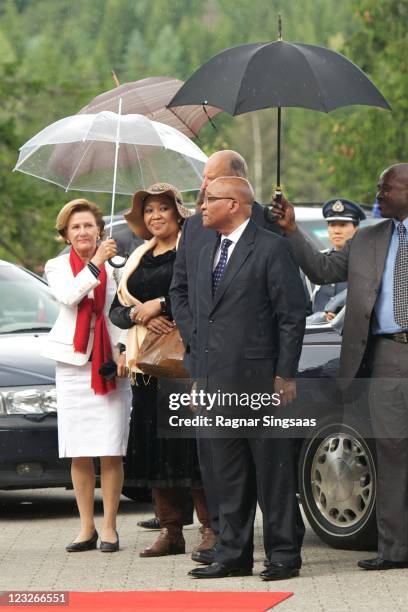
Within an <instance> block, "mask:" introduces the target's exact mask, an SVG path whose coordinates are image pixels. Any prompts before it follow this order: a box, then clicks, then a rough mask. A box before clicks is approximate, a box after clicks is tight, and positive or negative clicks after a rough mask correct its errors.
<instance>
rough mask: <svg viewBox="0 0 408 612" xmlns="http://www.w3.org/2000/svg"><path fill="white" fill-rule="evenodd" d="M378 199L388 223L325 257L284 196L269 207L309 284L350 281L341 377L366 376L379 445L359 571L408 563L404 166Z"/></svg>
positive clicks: (384, 183) (407, 169)
mask: <svg viewBox="0 0 408 612" xmlns="http://www.w3.org/2000/svg"><path fill="white" fill-rule="evenodd" d="M377 200H378V203H379V206H380V210H381V215H382V217H384V218H385V219H386V220H385V221H383V222H381V223H378V224H377V225H374V226H370V227H365V228H363V229H361V230H359V231H358V232H357V234H355V235H354V236H353V238H352V239H351V240H349V241H348V242H347V243H346V245H345V246H344V247H343V248H342V249H341V250H340V251H334V252H331V253H328V254H324V253H320V252H319V251H317V250H316V249H315V248H314V246H313V245H312V244H311V243H310V242H309V241H308V239H307V238H306V236H305V235H304V234H303V233H302V232H301V230H299V229H298V228H297V226H296V221H295V215H294V209H293V207H292V205H291V204H290V203H289V202H288V201H286V200H285V199H284V198H283V199H282V203H281V204H279V205H278V204H277V205H275V207H274V212H275V214H277V215H279V216H280V217H281V219H280V221H279V223H280V224H281V227H282V228H283V229H284V230H285V232H286V234H287V236H288V238H289V242H290V243H291V244H292V246H293V247H294V251H295V255H296V259H297V261H298V263H299V265H300V267H301V268H302V270H303V271H304V273H305V274H306V275H307V276H308V277H309V278H310V279H311V281H312V282H314V283H318V284H320V285H321V284H324V283H337V282H341V281H347V282H348V293H347V308H346V315H345V322H344V330H343V342H342V348H341V355H340V373H339V376H340V379H341V381H342V382H343V384H344V386H347V385H348V384H350V383H351V381H352V379H353V378H354V377H360V378H361V377H371V382H370V391H369V404H370V413H371V423H372V428H373V433H374V436H375V438H376V440H375V442H376V449H377V526H378V556H377V557H375V558H373V559H364V560H362V561H359V563H358V565H359V567H361V568H363V569H365V570H388V569H395V568H404V567H408V238H407V235H408V164H395V165H393V166H391V167H389V168H387V169H386V170H384V172H383V173H382V174H381V176H380V179H379V182H378V191H377Z"/></svg>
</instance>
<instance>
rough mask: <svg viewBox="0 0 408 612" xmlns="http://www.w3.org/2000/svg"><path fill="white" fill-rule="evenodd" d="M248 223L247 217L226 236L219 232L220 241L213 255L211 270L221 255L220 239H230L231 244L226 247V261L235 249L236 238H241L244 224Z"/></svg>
mask: <svg viewBox="0 0 408 612" xmlns="http://www.w3.org/2000/svg"><path fill="white" fill-rule="evenodd" d="M248 223H249V219H247V220H246V221H244V222H243V223H241V225H238V227H237V228H235V229H234V231H233V232H231V233H230V234H229V235H228V236H226V235H225V234H221V242H220V246H219V247H218V249H217V252H216V253H215V257H214V264H213V270H215V267H216V265H217V263H218V262H219V260H220V255H221V244H222V241H223V240H224V238H228V240H231V242H232V244H230V246H229V248H228V258H227V263H228V262H229V260H230V257H231V255H232V252H233V250H234V249H235V246H236V244H237V242H238V240H239V239H240V238H241V236H242V234H243V233H244V230H245V228H246V226H247V225H248Z"/></svg>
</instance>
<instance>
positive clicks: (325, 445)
mask: <svg viewBox="0 0 408 612" xmlns="http://www.w3.org/2000/svg"><path fill="white" fill-rule="evenodd" d="M298 478H299V493H300V499H301V502H302V507H303V510H304V513H305V515H306V517H307V520H308V522H309V523H310V526H311V527H312V529H313V530H314V532H315V533H316V534H317V535H318V536H319V537H320V538H321V539H322V540H323V542H326V544H329V545H330V546H332V547H334V548H343V549H349V550H376V549H377V524H376V513H375V497H376V462H375V448H374V440H373V439H370V438H363V437H362V436H361V435H360V434H359V432H358V429H357V428H354V427H352V426H350V425H345V424H344V423H341V422H339V423H333V422H331V423H327V424H326V425H322V426H321V427H320V428H319V431H318V432H317V434H316V435H314V436H313V437H310V438H308V439H305V440H304V441H303V444H302V447H301V450H300V455H299V474H298Z"/></svg>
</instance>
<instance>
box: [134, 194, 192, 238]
mask: <svg viewBox="0 0 408 612" xmlns="http://www.w3.org/2000/svg"><path fill="white" fill-rule="evenodd" d="M151 195H167V196H169V197H170V198H171V199H172V200H173V202H174V204H175V206H176V209H177V212H178V214H179V215H180V217H181V218H182V219H187V217H191V215H192V214H193V213H192V212H191V211H189V210H188V208H186V207H185V206H184V204H183V198H182V196H181V193H180V192H179V190H178V189H176V188H175V187H174V185H170V183H155V184H154V185H150V187H148V188H147V189H145V190H142V191H137V192H136V193H135V195H134V196H133V204H132V208H131V210H130V211H129V212H127V213H125V215H124V217H125V219H126V222H127V224H128V226H129V227H130V229H131V230H132V232H134V233H135V234H136V236H139V238H143V240H149V239H150V238H152V234H151V233H150V232H149V230H148V229H147V227H146V224H145V222H144V219H143V203H144V201H145V200H146V198H148V197H149V196H151Z"/></svg>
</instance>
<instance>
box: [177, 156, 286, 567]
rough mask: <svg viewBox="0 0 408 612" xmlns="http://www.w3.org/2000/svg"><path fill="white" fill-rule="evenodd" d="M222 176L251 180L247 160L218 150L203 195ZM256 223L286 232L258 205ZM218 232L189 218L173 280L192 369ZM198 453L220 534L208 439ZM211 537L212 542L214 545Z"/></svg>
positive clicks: (209, 554)
mask: <svg viewBox="0 0 408 612" xmlns="http://www.w3.org/2000/svg"><path fill="white" fill-rule="evenodd" d="M220 176H240V177H243V178H247V177H248V169H247V165H246V163H245V160H244V158H243V157H242V156H241V155H240V154H239V153H237V152H236V151H229V150H225V151H217V152H216V153H214V154H213V155H211V156H210V157H209V158H208V161H207V163H206V165H205V168H204V180H203V183H202V185H201V192H202V194H204V192H205V189H206V187H207V186H208V184H209V183H210V182H211V181H212V180H214V179H215V178H217V177H220ZM251 218H252V220H253V221H254V222H255V223H256V224H257V225H259V226H260V227H264V228H265V229H267V230H269V231H271V232H276V233H278V234H281V233H282V230H281V229H280V227H279V226H278V225H277V224H276V223H275V222H274V221H272V220H271V216H270V213H269V210H268V209H267V208H266V207H264V206H262V205H261V204H258V203H257V202H254V203H253V205H252V214H251ZM215 235H216V232H215V231H214V230H211V229H209V228H208V229H207V228H203V222H202V216H201V214H196V215H193V216H192V217H190V218H189V219H186V220H185V222H184V226H183V232H182V235H181V239H180V242H179V245H178V249H177V257H176V261H175V264H174V272H173V281H172V284H171V287H170V298H171V305H172V312H173V316H174V319H175V321H176V323H177V325H178V328H179V330H180V333H181V337H182V338H183V343H184V346H185V349H186V357H185V365H186V367H187V369H188V368H189V361H190V340H191V332H192V323H193V311H194V283H195V278H196V271H197V262H198V256H199V253H200V251H201V249H202V248H203V246H205V245H206V244H208V242H210V241H211V240H212V239H213V238H214V236H215ZM197 450H198V457H199V462H200V469H201V477H202V479H203V485H204V490H205V493H206V497H207V505H208V510H209V513H210V517H211V525H212V529H213V531H214V533H215V534H217V533H218V495H217V491H216V488H215V486H214V483H215V476H214V468H213V461H212V457H211V450H210V446H209V443H208V440H207V439H205V438H198V439H197ZM211 540H212V538H211V534H209V537H208V542H210V543H211ZM192 559H193V561H198V562H200V563H211V562H212V561H213V550H212V547H211V549H209V548H207V545H206V543H205V542H204V544H203V545H202V546H200V547H199V550H194V551H193V554H192Z"/></svg>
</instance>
